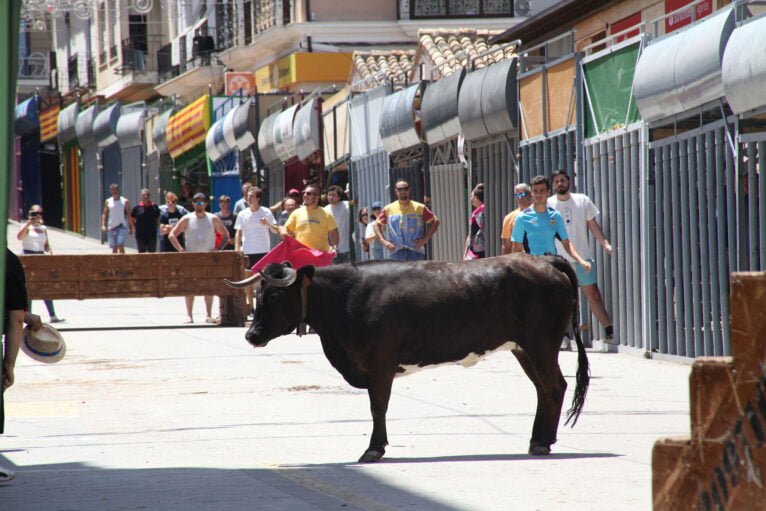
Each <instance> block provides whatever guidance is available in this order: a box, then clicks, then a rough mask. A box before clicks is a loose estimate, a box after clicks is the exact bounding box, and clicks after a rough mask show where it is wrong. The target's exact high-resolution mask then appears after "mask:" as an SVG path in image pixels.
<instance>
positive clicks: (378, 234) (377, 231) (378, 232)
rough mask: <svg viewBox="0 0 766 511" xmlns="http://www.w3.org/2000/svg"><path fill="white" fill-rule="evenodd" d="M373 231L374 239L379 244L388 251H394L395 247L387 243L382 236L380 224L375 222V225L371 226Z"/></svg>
mask: <svg viewBox="0 0 766 511" xmlns="http://www.w3.org/2000/svg"><path fill="white" fill-rule="evenodd" d="M372 228H373V230H374V231H375V237H376V238H378V240H379V241H380V243H381V244H382V245H383V246H384V247H386V248H387V249H388V250H389V251H391V252H393V251H394V250H396V245H394V244H393V243H391V242H390V241H388V240H387V239H386V238H385V236H383V228H382V227H381V224H380V223H378V222H377V221H375V225H373V226H372Z"/></svg>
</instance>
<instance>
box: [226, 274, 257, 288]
mask: <svg viewBox="0 0 766 511" xmlns="http://www.w3.org/2000/svg"><path fill="white" fill-rule="evenodd" d="M260 278H261V274H260V273H256V274H255V275H252V276H250V277H248V278H246V279H245V280H240V281H239V282H233V281H231V280H229V279H223V281H224V282H225V283H226V285H227V286H229V287H233V288H236V289H241V288H243V287H248V286H252V285H253V284H255V283H256V282H257V281H258V279H260Z"/></svg>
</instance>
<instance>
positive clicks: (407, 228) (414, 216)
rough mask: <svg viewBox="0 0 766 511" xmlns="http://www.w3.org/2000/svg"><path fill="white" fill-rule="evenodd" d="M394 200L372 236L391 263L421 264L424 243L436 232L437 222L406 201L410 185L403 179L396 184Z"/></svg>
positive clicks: (419, 206) (422, 208)
mask: <svg viewBox="0 0 766 511" xmlns="http://www.w3.org/2000/svg"><path fill="white" fill-rule="evenodd" d="M396 197H397V199H398V200H395V201H394V202H392V203H391V204H388V205H387V206H386V207H385V208H383V211H382V212H381V213H380V216H378V218H377V219H376V220H375V225H374V229H375V235H376V236H377V238H378V239H379V240H380V242H381V243H382V244H383V246H384V247H385V248H387V249H388V250H389V251H390V252H391V259H394V260H396V261H422V260H424V259H425V258H426V252H425V246H426V243H428V240H430V239H431V237H432V236H433V235H434V234H435V233H436V229H438V228H439V218H438V217H437V216H436V215H434V214H433V213H432V212H431V210H430V209H428V208H427V207H426V206H425V204H421V203H420V202H416V201H413V200H410V184H409V183H408V182H407V181H405V180H404V179H400V180H398V181H397V182H396ZM383 229H385V231H386V235H385V236H384V235H383Z"/></svg>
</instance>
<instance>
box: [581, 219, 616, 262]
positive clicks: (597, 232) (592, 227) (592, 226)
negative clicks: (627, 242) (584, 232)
mask: <svg viewBox="0 0 766 511" xmlns="http://www.w3.org/2000/svg"><path fill="white" fill-rule="evenodd" d="M587 223H588V230H589V231H590V232H591V234H593V237H594V238H596V239H597V240H598V242H599V243H600V244H601V246H602V247H604V252H606V255H611V254H612V245H611V244H610V243H609V240H608V239H606V236H605V235H604V231H603V230H601V225H599V223H598V222H597V221H596V219H595V218H591V219H590V220H588V222H587Z"/></svg>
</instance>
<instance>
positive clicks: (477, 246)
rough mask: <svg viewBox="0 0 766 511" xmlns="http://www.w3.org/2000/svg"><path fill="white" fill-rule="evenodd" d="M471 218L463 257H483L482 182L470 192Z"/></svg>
mask: <svg viewBox="0 0 766 511" xmlns="http://www.w3.org/2000/svg"><path fill="white" fill-rule="evenodd" d="M471 206H473V207H474V210H473V211H472V212H471V219H470V220H469V222H468V236H467V237H466V239H465V251H464V254H465V257H464V258H465V259H483V258H484V247H485V244H484V184H483V183H479V184H477V185H476V187H475V188H474V189H473V191H472V192H471Z"/></svg>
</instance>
